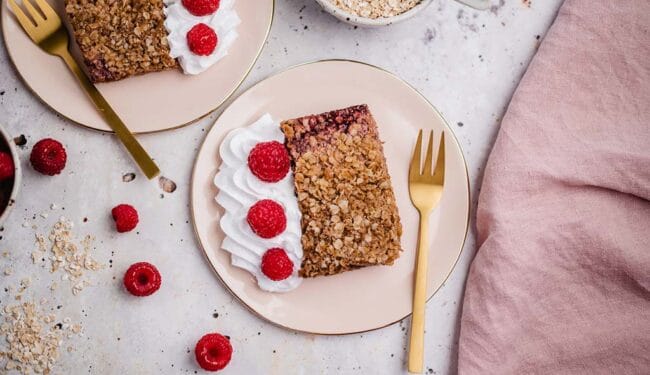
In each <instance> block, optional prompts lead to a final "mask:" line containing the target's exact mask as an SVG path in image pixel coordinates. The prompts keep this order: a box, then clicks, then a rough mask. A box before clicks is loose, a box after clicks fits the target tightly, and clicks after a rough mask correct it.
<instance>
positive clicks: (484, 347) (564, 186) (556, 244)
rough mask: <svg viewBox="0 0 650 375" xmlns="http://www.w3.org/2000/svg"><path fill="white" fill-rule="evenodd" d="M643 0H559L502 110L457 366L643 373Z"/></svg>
mask: <svg viewBox="0 0 650 375" xmlns="http://www.w3.org/2000/svg"><path fill="white" fill-rule="evenodd" d="M649 200H650V0H619V1H604V0H597V1H596V0H567V1H566V2H565V3H564V5H563V6H562V8H561V10H560V12H559V14H558V16H557V19H556V21H555V23H554V24H553V26H552V27H551V29H550V30H549V32H548V34H547V36H546V38H545V39H544V41H543V43H542V45H541V46H540V48H539V51H538V53H537V55H536V56H535V58H534V59H533V61H532V63H531V65H530V67H529V69H528V71H527V72H526V74H525V76H524V78H523V80H522V82H521V83H520V85H519V87H518V89H517V91H516V93H515V95H514V97H513V99H512V102H511V103H510V106H509V108H508V110H507V112H506V115H505V117H504V119H503V122H502V126H501V130H500V133H499V135H498V137H497V141H496V144H495V146H494V149H493V151H492V153H491V155H490V158H489V161H488V165H487V168H486V171H485V177H484V182H483V187H482V190H481V194H480V199H479V204H478V212H477V216H478V217H477V228H478V237H479V244H480V248H479V250H478V253H477V256H476V258H475V260H474V261H473V263H472V265H471V270H470V273H469V278H468V281H467V290H466V294H465V301H464V306H463V314H462V318H461V330H460V341H459V358H458V367H459V373H460V374H461V375H465V374H590V375H594V374H615V375H619V374H620V375H623V374H650V291H649V290H650V201H649Z"/></svg>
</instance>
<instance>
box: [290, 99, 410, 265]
mask: <svg viewBox="0 0 650 375" xmlns="http://www.w3.org/2000/svg"><path fill="white" fill-rule="evenodd" d="M281 128H282V131H283V133H284V135H285V137H286V146H287V148H288V150H289V153H290V156H291V158H292V168H293V170H294V180H295V188H296V194H297V196H298V204H299V207H300V210H301V212H302V223H301V226H302V246H303V251H304V256H303V261H302V265H301V269H300V275H301V276H302V277H314V276H320V275H333V274H337V273H340V272H343V271H347V270H350V269H354V268H359V267H363V266H369V265H380V264H383V265H390V264H393V262H394V261H395V259H397V258H398V257H399V253H400V251H401V247H400V236H401V234H402V225H401V222H400V218H399V213H398V211H397V204H396V202H395V194H394V193H393V188H392V185H391V180H390V176H389V175H388V168H387V166H386V159H385V157H384V153H383V146H382V143H381V141H380V140H379V134H378V130H377V124H376V123H375V120H374V118H373V117H372V115H371V113H370V111H369V109H368V107H367V106H366V105H358V106H353V107H349V108H345V109H340V110H335V111H331V112H326V113H322V114H319V115H310V116H305V117H301V118H297V119H293V120H287V121H284V122H282V124H281Z"/></svg>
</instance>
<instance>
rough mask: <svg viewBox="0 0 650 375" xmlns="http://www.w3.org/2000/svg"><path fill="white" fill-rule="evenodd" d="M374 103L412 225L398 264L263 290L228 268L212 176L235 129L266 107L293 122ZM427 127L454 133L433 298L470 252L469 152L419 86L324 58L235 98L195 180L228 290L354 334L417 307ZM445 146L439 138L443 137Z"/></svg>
mask: <svg viewBox="0 0 650 375" xmlns="http://www.w3.org/2000/svg"><path fill="white" fill-rule="evenodd" d="M361 103H366V104H368V105H369V106H370V110H371V111H372V113H373V115H374V116H375V119H376V120H377V123H378V124H379V133H380V137H381V139H382V140H383V141H384V142H385V146H384V149H385V153H386V158H387V160H388V168H389V172H390V175H391V177H392V180H393V187H394V189H395V194H396V196H397V204H398V206H399V212H400V216H401V219H402V223H403V225H404V235H403V236H402V247H403V249H404V252H403V253H402V255H401V257H400V258H399V260H398V261H397V262H396V263H395V264H394V265H393V266H390V267H383V266H378V267H367V268H363V269H360V270H355V271H350V272H347V273H343V274H340V275H336V276H329V277H320V278H315V279H306V280H305V281H304V282H303V283H302V285H301V286H299V287H298V288H297V289H295V290H294V291H291V292H289V293H286V294H275V293H268V292H264V291H262V290H260V289H259V288H258V287H257V284H256V282H255V280H254V278H253V277H252V276H251V275H250V274H249V273H247V272H246V271H243V270H241V269H239V268H236V267H233V266H232V265H231V264H230V256H229V255H228V254H227V253H226V252H225V251H223V250H221V249H220V245H221V241H222V239H223V233H222V232H221V229H220V228H219V216H220V214H221V213H222V210H221V208H220V207H219V206H218V205H217V203H216V202H215V201H214V197H215V196H216V195H217V189H216V187H215V186H214V185H213V183H212V180H213V178H214V175H215V173H216V171H217V167H218V166H219V163H220V159H219V155H218V148H219V145H220V143H221V140H222V139H223V138H224V136H225V135H226V134H227V133H228V132H229V131H230V130H232V129H235V128H238V127H242V126H246V125H249V124H250V123H252V122H253V121H255V120H256V119H257V118H258V117H259V116H261V115H262V114H264V113H266V112H268V113H270V114H271V115H272V116H273V118H274V119H276V120H281V119H289V118H294V117H297V116H301V115H306V114H312V113H320V112H324V111H327V110H330V109H337V108H343V107H347V106H350V105H354V104H361ZM419 128H425V129H433V130H434V131H435V136H436V138H437V139H439V137H440V133H441V132H442V131H445V132H446V134H447V137H445V138H446V142H447V144H446V145H447V155H446V156H447V163H448V164H447V168H446V173H447V175H446V185H445V190H444V193H443V197H442V201H441V202H440V205H439V206H438V208H437V209H436V210H435V211H434V213H433V214H432V216H431V231H430V233H431V235H432V238H431V239H430V243H431V253H430V256H429V262H430V264H429V286H428V295H429V297H430V296H432V295H433V294H434V293H435V291H436V290H437V289H438V288H439V287H440V286H441V285H442V283H443V282H444V281H445V280H446V278H447V277H448V276H449V274H450V273H451V270H452V269H453V268H454V265H455V264H456V261H457V260H458V257H459V255H460V252H461V250H462V248H463V243H464V241H465V235H466V234H467V227H468V217H469V187H468V179H467V169H466V166H465V160H464V158H463V154H462V151H461V149H460V147H459V145H458V142H457V141H456V139H455V138H454V137H453V133H452V131H451V129H450V128H449V127H448V126H447V124H446V123H445V120H444V119H443V118H442V117H441V116H440V114H439V113H438V112H437V111H436V109H435V108H434V107H433V106H432V105H431V104H430V103H429V102H427V100H426V99H425V98H424V97H423V96H421V95H420V94H419V93H418V92H417V91H415V89H413V88H412V87H411V86H409V85H408V84H406V83H405V82H404V81H402V80H400V79H399V78H397V77H396V76H394V75H392V74H390V73H388V72H386V71H384V70H381V69H379V68H376V67H373V66H370V65H366V64H363V63H358V62H352V61H338V60H336V61H321V62H316V63H311V64H306V65H301V66H297V67H294V68H291V69H289V70H287V71H284V72H282V73H279V74H277V75H275V76H272V77H270V78H268V79H266V80H264V81H262V82H260V83H258V84H257V85H255V86H254V87H252V88H251V89H249V90H248V91H247V92H245V93H244V94H243V95H241V96H240V97H239V98H237V99H236V100H235V101H234V102H233V103H232V104H231V105H230V106H229V107H228V108H227V109H226V110H225V111H224V112H223V114H222V115H221V116H220V117H219V119H218V120H217V122H216V123H215V124H214V126H213V127H212V129H211V130H210V132H209V133H208V135H207V136H206V139H205V143H204V144H203V146H202V147H201V150H200V151H199V154H198V157H197V159H196V164H195V166H194V175H193V177H192V198H191V204H192V213H193V218H194V226H195V230H196V233H197V235H198V238H199V241H200V243H201V245H202V246H203V250H204V251H205V254H206V256H207V258H208V260H209V262H210V263H211V265H212V266H213V267H214V269H215V271H216V272H217V274H218V275H219V278H220V279H221V281H223V283H224V284H225V285H226V287H227V288H228V289H229V290H230V291H231V292H232V293H233V294H234V295H235V296H237V297H238V298H239V299H240V300H241V302H242V303H244V304H245V305H246V306H247V307H248V308H249V309H250V310H252V311H254V312H255V313H257V314H259V315H260V316H262V317H264V318H266V319H268V320H269V321H271V322H272V323H275V324H277V325H279V326H283V327H286V328H290V329H294V330H298V331H304V332H310V333H318V334H346V333H353V332H361V331H367V330H371V329H376V328H381V327H384V326H386V325H389V324H392V323H395V322H397V321H399V320H401V319H403V318H404V317H406V316H408V315H409V314H410V313H411V295H412V290H413V285H412V284H413V268H414V262H415V248H416V242H417V228H418V213H417V211H416V210H415V209H414V208H413V206H412V205H411V202H410V200H409V194H408V181H407V178H408V166H409V161H410V157H411V152H412V149H413V146H414V144H415V138H416V136H417V131H418V129H419ZM436 142H437V141H436Z"/></svg>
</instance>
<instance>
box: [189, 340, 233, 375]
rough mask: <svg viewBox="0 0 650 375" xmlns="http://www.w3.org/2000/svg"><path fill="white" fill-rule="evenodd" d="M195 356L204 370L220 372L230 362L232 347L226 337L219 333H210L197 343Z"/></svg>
mask: <svg viewBox="0 0 650 375" xmlns="http://www.w3.org/2000/svg"><path fill="white" fill-rule="evenodd" d="M194 355H195V356H196V361H197V362H198V363H199V366H201V368H202V369H204V370H206V371H219V370H221V369H223V368H224V367H226V366H227V365H228V363H229V362H230V358H232V345H230V340H228V339H227V338H226V337H224V336H222V335H220V334H218V333H208V334H207V335H205V336H203V337H201V339H200V340H199V342H197V343H196V347H195V348H194Z"/></svg>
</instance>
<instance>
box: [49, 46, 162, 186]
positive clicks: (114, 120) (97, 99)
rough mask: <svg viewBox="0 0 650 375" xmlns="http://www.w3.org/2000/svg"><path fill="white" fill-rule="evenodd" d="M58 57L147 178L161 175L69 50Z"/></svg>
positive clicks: (65, 50) (59, 53) (62, 51)
mask: <svg viewBox="0 0 650 375" xmlns="http://www.w3.org/2000/svg"><path fill="white" fill-rule="evenodd" d="M58 55H59V57H61V58H62V59H63V61H65V63H66V64H67V65H68V67H69V68H70V70H71V71H72V72H73V73H74V75H75V76H76V77H77V80H78V81H79V83H80V84H81V86H82V87H83V88H84V90H85V91H86V94H88V96H89V97H90V99H91V100H92V101H93V103H95V106H96V107H97V109H98V110H99V113H101V115H102V116H103V117H104V119H105V120H106V122H107V123H108V125H109V126H110V127H111V129H113V131H114V132H115V135H117V137H118V138H119V139H120V141H122V144H124V146H125V147H126V149H127V151H129V153H130V154H131V156H132V157H133V159H134V160H135V162H136V163H137V164H138V166H139V167H140V169H142V172H144V174H145V176H147V178H148V179H152V178H154V177H156V176H157V175H158V174H159V173H160V169H159V168H158V166H157V165H156V163H155V162H154V161H153V160H152V159H151V156H149V154H147V151H145V149H144V148H142V146H141V145H140V143H139V142H138V140H137V139H135V137H134V136H133V133H131V131H130V130H129V129H128V128H127V127H126V125H125V124H124V123H123V122H122V120H120V118H119V117H118V116H117V113H115V111H113V108H111V106H110V105H109V104H108V102H107V101H106V99H104V97H103V96H102V94H101V93H100V92H99V90H97V88H96V87H95V85H93V84H92V82H90V80H89V79H88V77H87V76H86V74H85V73H84V72H83V71H82V70H81V68H80V67H79V65H78V64H77V62H76V61H75V60H74V59H73V58H72V55H70V52H68V50H67V49H62V50H60V51H58Z"/></svg>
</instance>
